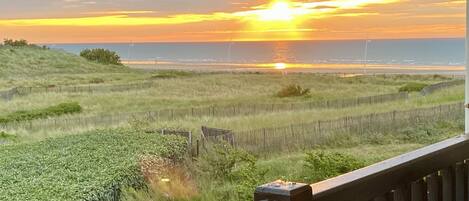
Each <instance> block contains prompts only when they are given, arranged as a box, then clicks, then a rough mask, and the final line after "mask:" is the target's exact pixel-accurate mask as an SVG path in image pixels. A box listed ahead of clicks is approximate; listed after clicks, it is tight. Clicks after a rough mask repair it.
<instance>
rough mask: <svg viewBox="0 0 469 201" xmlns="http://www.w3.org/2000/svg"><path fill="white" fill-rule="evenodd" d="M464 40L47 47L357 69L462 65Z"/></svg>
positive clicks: (134, 56)
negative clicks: (358, 67)
mask: <svg viewBox="0 0 469 201" xmlns="http://www.w3.org/2000/svg"><path fill="white" fill-rule="evenodd" d="M464 44H465V40H464V39H463V38H455V39H395V40H394V39H390V40H341V41H278V42H178V43H102V44H47V46H49V47H51V48H56V49H62V50H65V51H68V52H71V53H75V54H79V52H80V51H81V50H83V49H86V48H106V49H110V50H113V51H116V52H117V53H118V54H119V55H120V56H121V58H122V60H124V61H150V62H155V63H157V62H172V63H180V64H212V65H213V64H219V63H220V64H221V63H223V64H269V63H287V64H358V65H362V64H364V63H367V64H369V65H372V64H383V65H406V66H413V65H415V66H427V67H428V66H430V67H431V66H440V67H441V66H448V67H451V66H463V65H464V64H465V49H464V48H465V46H464Z"/></svg>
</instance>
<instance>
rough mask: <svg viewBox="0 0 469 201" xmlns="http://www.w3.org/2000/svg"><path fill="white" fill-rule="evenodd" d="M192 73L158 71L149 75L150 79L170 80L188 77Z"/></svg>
mask: <svg viewBox="0 0 469 201" xmlns="http://www.w3.org/2000/svg"><path fill="white" fill-rule="evenodd" d="M193 74H194V73H192V72H187V71H158V72H156V73H154V74H152V75H151V78H152V79H170V78H178V77H189V76H192V75H193Z"/></svg>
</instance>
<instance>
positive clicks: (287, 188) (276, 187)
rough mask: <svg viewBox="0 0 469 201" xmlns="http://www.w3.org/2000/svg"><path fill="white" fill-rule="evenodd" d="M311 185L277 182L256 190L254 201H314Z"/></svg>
mask: <svg viewBox="0 0 469 201" xmlns="http://www.w3.org/2000/svg"><path fill="white" fill-rule="evenodd" d="M312 200H313V191H312V188H311V186H310V185H308V184H302V183H291V182H282V181H276V182H272V183H269V184H264V185H262V186H259V187H257V188H256V192H255V193H254V201H312Z"/></svg>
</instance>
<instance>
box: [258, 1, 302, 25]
mask: <svg viewBox="0 0 469 201" xmlns="http://www.w3.org/2000/svg"><path fill="white" fill-rule="evenodd" d="M293 13H294V11H293V10H292V8H291V7H290V4H289V3H288V2H284V1H279V2H274V3H273V4H272V5H271V7H270V8H269V9H266V10H263V11H262V12H259V19H260V20H262V21H290V20H293V19H294V15H293Z"/></svg>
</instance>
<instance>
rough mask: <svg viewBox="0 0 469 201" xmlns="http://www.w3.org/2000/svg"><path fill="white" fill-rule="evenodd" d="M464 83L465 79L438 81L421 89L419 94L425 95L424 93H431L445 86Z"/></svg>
mask: <svg viewBox="0 0 469 201" xmlns="http://www.w3.org/2000/svg"><path fill="white" fill-rule="evenodd" d="M464 83H465V80H453V81H448V82H440V83H437V84H432V85H429V86H427V87H425V88H423V89H422V91H421V94H422V95H424V96H426V95H429V94H432V93H434V92H436V91H439V90H442V89H445V88H449V87H453V86H458V85H463V84H464Z"/></svg>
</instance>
